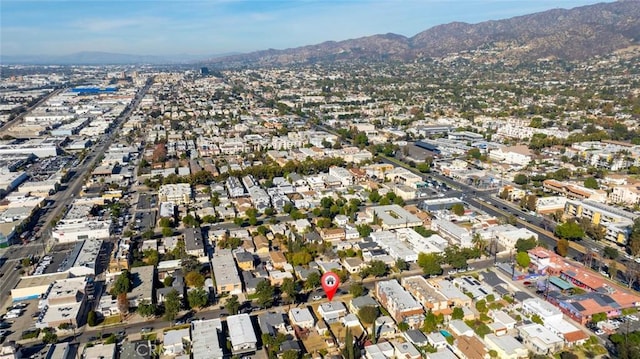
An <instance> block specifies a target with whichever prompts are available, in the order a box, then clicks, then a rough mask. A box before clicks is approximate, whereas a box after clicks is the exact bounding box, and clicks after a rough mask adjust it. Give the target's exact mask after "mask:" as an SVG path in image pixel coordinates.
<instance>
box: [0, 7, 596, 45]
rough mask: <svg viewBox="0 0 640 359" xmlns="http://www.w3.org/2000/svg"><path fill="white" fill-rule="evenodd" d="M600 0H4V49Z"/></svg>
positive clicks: (296, 35)
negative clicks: (152, 0) (343, 0)
mask: <svg viewBox="0 0 640 359" xmlns="http://www.w3.org/2000/svg"><path fill="white" fill-rule="evenodd" d="M598 2H601V1H593V0H562V1H557V0H556V1H512V0H503V1H479V0H475V1H474V0H470V1H469V0H465V1H446V0H439V1H431V0H429V1H401V2H393V1H345V2H336V1H264V2H257V1H242V0H240V1H234V0H226V1H213V2H204V1H157V2H156V1H154V2H151V1H133V2H125V1H116V2H104V1H85V2H77V1H13V0H9V1H3V2H2V4H1V5H0V9H1V10H2V11H1V14H2V15H1V17H2V21H1V25H0V29H1V33H2V41H1V44H2V45H1V48H0V50H1V52H2V54H3V55H5V56H15V55H67V54H72V53H77V52H84V51H99V52H111V53H123V54H132V55H154V56H165V55H178V54H189V55H196V56H203V57H206V56H211V55H215V54H224V53H238V52H251V51H256V50H264V49H269V48H274V49H284V48H291V47H297V46H304V45H311V44H316V43H320V42H324V41H341V40H346V39H350V38H358V37H362V36H369V35H375V34H383V33H395V34H400V35H404V36H408V37H410V36H413V35H415V34H417V33H419V32H421V31H424V30H426V29H428V28H430V27H433V26H436V25H440V24H445V23H449V22H453V21H461V22H468V23H478V22H482V21H487V20H498V19H503V18H509V17H513V16H519V15H525V14H530V13H534V12H540V11H545V10H549V9H552V8H573V7H577V6H584V5H589V4H594V3H598ZM34 5H36V6H37V9H35V10H34ZM416 14H421V15H416Z"/></svg>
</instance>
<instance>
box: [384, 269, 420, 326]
mask: <svg viewBox="0 0 640 359" xmlns="http://www.w3.org/2000/svg"><path fill="white" fill-rule="evenodd" d="M375 295H376V297H377V298H378V301H379V302H380V304H381V305H382V306H383V307H385V308H386V309H387V311H389V315H390V316H391V317H392V318H393V319H395V320H396V322H398V323H399V322H405V323H407V324H409V326H411V327H413V328H417V327H419V326H420V325H421V324H422V322H423V321H424V308H422V305H420V303H418V301H417V300H415V298H413V297H412V296H411V294H409V292H407V291H406V290H405V289H404V288H402V286H401V285H400V283H398V281H397V280H395V279H392V280H388V281H380V282H376V286H375Z"/></svg>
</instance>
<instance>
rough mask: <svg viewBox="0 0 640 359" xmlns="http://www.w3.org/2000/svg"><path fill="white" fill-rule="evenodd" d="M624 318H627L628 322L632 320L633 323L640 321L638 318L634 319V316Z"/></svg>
mask: <svg viewBox="0 0 640 359" xmlns="http://www.w3.org/2000/svg"><path fill="white" fill-rule="evenodd" d="M626 318H627V319H629V320H632V321H634V322H637V321H638V320H640V319H638V317H636V316H635V315H627V317H626Z"/></svg>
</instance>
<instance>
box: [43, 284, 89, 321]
mask: <svg viewBox="0 0 640 359" xmlns="http://www.w3.org/2000/svg"><path fill="white" fill-rule="evenodd" d="M86 287H87V281H86V278H85V277H79V278H67V279H62V280H57V281H55V282H53V283H51V285H50V286H49V288H48V289H47V291H46V292H45V293H44V294H43V295H42V299H41V300H40V302H39V303H38V309H40V315H39V316H38V319H37V320H36V328H47V327H51V328H57V327H58V326H60V324H63V323H70V324H71V325H73V326H76V327H79V326H82V325H84V318H86V313H85V311H86V303H87V301H86V299H87V297H86V295H85V294H86Z"/></svg>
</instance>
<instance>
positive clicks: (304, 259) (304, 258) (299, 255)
mask: <svg viewBox="0 0 640 359" xmlns="http://www.w3.org/2000/svg"><path fill="white" fill-rule="evenodd" d="M312 260H313V257H311V254H310V253H309V252H307V251H306V249H303V250H301V251H299V252H296V253H294V254H293V255H292V256H291V262H292V263H291V264H293V265H294V266H306V265H307V264H309V262H311V261H312Z"/></svg>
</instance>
